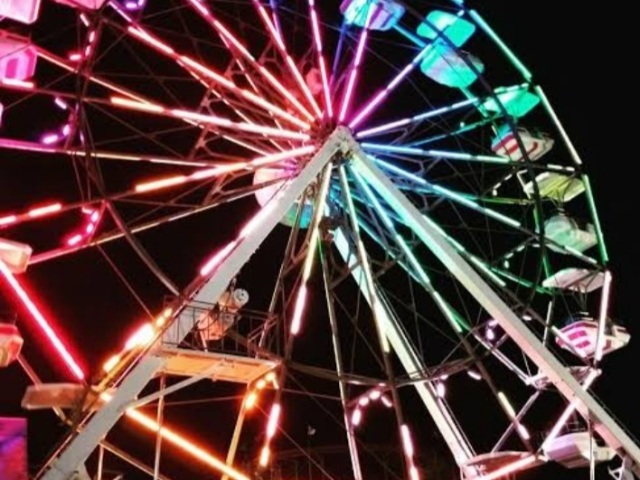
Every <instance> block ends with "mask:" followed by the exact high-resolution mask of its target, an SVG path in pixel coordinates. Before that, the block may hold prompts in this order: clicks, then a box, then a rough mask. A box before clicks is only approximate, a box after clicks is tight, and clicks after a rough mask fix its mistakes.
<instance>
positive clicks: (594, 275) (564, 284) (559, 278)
mask: <svg viewBox="0 0 640 480" xmlns="http://www.w3.org/2000/svg"><path fill="white" fill-rule="evenodd" d="M602 285H604V272H595V271H593V270H587V269H585V268H565V269H564V270H560V271H559V272H557V273H556V274H554V275H552V276H551V277H549V278H547V279H545V280H544V281H543V282H542V286H543V287H544V288H557V289H559V290H571V291H573V292H580V293H591V292H594V291H596V290H599V289H600V288H602Z"/></svg>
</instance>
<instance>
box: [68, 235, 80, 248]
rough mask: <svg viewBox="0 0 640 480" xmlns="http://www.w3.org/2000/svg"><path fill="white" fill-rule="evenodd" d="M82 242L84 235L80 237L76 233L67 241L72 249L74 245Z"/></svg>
mask: <svg viewBox="0 0 640 480" xmlns="http://www.w3.org/2000/svg"><path fill="white" fill-rule="evenodd" d="M81 241H82V235H80V234H79V233H76V234H75V235H74V236H72V237H71V238H69V240H67V245H69V246H70V247H73V246H74V245H77V244H79V243H80V242H81Z"/></svg>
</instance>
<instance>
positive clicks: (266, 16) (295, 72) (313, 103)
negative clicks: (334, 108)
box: [253, 0, 322, 118]
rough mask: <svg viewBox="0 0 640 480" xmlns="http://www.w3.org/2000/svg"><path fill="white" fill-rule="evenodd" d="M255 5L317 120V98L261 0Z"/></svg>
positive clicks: (319, 113)
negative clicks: (314, 96)
mask: <svg viewBox="0 0 640 480" xmlns="http://www.w3.org/2000/svg"><path fill="white" fill-rule="evenodd" d="M253 4H254V5H255V7H256V9H257V10H258V12H259V14H260V18H262V22H263V23H264V24H265V26H266V27H267V30H269V33H270V34H271V37H272V38H273V39H274V40H275V43H276V46H277V47H278V50H280V54H281V55H282V56H283V58H284V59H285V61H286V63H287V66H288V67H289V70H290V71H291V73H292V74H293V76H294V78H295V79H296V81H297V82H298V85H299V86H300V89H301V90H302V93H303V94H304V96H305V97H306V98H307V100H308V101H309V105H311V107H312V108H313V110H314V112H315V114H316V116H317V118H320V117H322V112H321V111H320V107H318V103H317V102H316V100H315V98H313V95H312V94H311V91H310V90H309V87H308V85H307V83H306V82H305V81H304V78H302V74H301V73H300V70H299V69H298V67H297V66H296V64H295V62H294V61H293V59H292V58H291V56H290V55H289V53H288V52H287V48H286V47H285V45H284V42H283V40H282V37H281V36H280V33H279V32H278V30H277V28H276V27H275V25H274V24H273V21H272V19H271V17H269V14H268V13H267V11H266V9H265V7H264V5H262V4H261V3H260V1H259V0H253Z"/></svg>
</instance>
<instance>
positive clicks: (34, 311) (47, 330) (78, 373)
mask: <svg viewBox="0 0 640 480" xmlns="http://www.w3.org/2000/svg"><path fill="white" fill-rule="evenodd" d="M0 273H2V276H3V277H4V278H5V280H6V281H7V283H8V284H9V286H10V287H11V288H12V289H13V291H14V293H15V294H16V296H17V297H18V298H19V299H20V301H21V302H22V304H23V305H24V306H25V308H26V309H27V310H28V311H29V313H30V314H31V316H32V317H33V319H34V320H35V321H36V323H37V325H38V327H39V328H40V330H42V332H43V333H44V334H45V335H46V336H47V338H48V339H49V341H50V342H51V344H52V345H53V347H54V348H55V350H56V351H57V352H58V355H60V357H61V358H62V360H63V361H64V363H65V365H66V366H67V368H68V370H69V372H70V373H71V374H72V375H73V376H74V377H75V378H76V379H77V380H81V381H82V380H84V373H83V371H82V369H81V368H80V367H79V366H78V364H77V363H76V361H75V360H74V359H73V357H72V356H71V354H70V353H69V351H68V350H67V348H66V347H65V346H64V344H63V343H62V341H61V340H60V337H58V335H57V334H56V332H55V331H54V330H53V328H51V325H50V324H49V322H47V320H46V319H45V318H44V316H43V315H42V313H41V312H40V310H39V309H38V307H37V306H36V304H35V303H33V301H32V300H31V298H29V295H28V294H27V292H26V291H25V290H24V288H22V285H20V282H18V280H17V279H16V278H15V277H14V276H13V274H12V273H11V271H10V270H9V268H8V267H7V266H6V265H5V263H4V262H3V261H0Z"/></svg>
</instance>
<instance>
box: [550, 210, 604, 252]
mask: <svg viewBox="0 0 640 480" xmlns="http://www.w3.org/2000/svg"><path fill="white" fill-rule="evenodd" d="M544 233H545V235H546V236H547V238H548V239H549V240H551V242H553V243H550V244H549V248H550V249H551V250H555V251H558V252H562V248H558V246H557V245H560V246H562V247H567V248H570V249H572V250H576V251H578V252H585V251H587V250H589V249H590V248H591V247H594V246H596V245H597V244H598V237H597V235H596V231H595V228H594V227H593V225H591V224H587V225H586V226H585V228H580V225H579V224H578V222H576V221H575V220H574V219H572V218H571V217H568V216H567V215H564V214H559V215H554V216H553V217H551V218H550V219H549V220H547V221H546V222H545V224H544ZM554 243H555V244H557V245H554Z"/></svg>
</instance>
